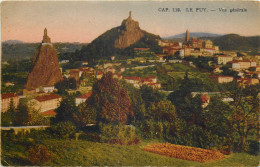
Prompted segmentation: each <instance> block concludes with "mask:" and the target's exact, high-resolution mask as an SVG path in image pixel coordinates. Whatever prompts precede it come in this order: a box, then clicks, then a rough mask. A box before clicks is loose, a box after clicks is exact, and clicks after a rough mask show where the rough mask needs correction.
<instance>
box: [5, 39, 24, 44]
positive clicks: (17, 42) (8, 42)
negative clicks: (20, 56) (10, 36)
mask: <svg viewBox="0 0 260 167" xmlns="http://www.w3.org/2000/svg"><path fill="white" fill-rule="evenodd" d="M2 43H3V44H9V45H10V44H21V43H24V42H23V41H20V40H7V41H3V42H2Z"/></svg>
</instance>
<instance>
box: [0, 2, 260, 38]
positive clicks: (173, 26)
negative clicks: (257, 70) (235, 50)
mask: <svg viewBox="0 0 260 167" xmlns="http://www.w3.org/2000/svg"><path fill="white" fill-rule="evenodd" d="M166 8H168V9H169V11H167V12H164V11H165V9H166ZM172 8H180V10H181V12H172ZM186 8H193V10H194V11H193V12H187V11H186ZM196 8H206V11H207V12H196ZM219 8H225V9H227V12H220V11H219ZM232 8H235V9H237V8H239V9H246V10H247V12H230V9H232ZM163 9H164V11H162V10H163ZM212 10H216V11H212ZM129 11H132V18H133V19H134V20H136V21H138V22H139V25H140V27H141V29H143V30H145V31H148V32H150V33H153V34H156V35H160V36H161V37H167V36H171V35H176V34H180V33H184V32H185V31H186V29H189V31H190V32H209V33H217V34H229V33H236V34H239V35H243V36H253V35H260V19H259V18H260V3H259V2H257V1H251V2H235V1H229V2H223V1H222V2H205V1H204V2H202V1H200V2H198V1H197V2H194V1H193V2H188V1H186V2H185V1H184V2H180V1H174V2H169V1H168V2H166V1H164V2H163V1H131V2H130V1H125V2H123V1H117V2H113V1H110V2H100V1H99V2H98V1H74V2H72V1H56V2H55V1H52V2H50V1H49V2H48V1H34V2H32V1H18V2H10V1H6V2H2V6H1V41H6V40H21V41H24V42H41V40H42V36H43V30H44V28H45V27H46V28H47V29H48V35H49V37H50V38H51V40H52V42H82V43H88V42H91V41H92V40H94V39H95V38H97V37H98V36H99V35H101V34H103V33H104V32H106V31H107V30H109V29H111V28H113V27H117V26H119V25H121V22H122V20H123V19H125V18H127V17H128V15H129Z"/></svg>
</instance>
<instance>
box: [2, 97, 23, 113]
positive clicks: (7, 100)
mask: <svg viewBox="0 0 260 167" xmlns="http://www.w3.org/2000/svg"><path fill="white" fill-rule="evenodd" d="M11 100H13V103H14V107H15V108H16V107H17V106H18V104H19V100H20V97H19V96H18V95H17V94H16V93H4V94H2V110H1V112H6V111H7V110H8V108H9V106H10V102H11Z"/></svg>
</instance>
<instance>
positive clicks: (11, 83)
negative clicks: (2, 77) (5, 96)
mask: <svg viewBox="0 0 260 167" xmlns="http://www.w3.org/2000/svg"><path fill="white" fill-rule="evenodd" d="M14 85H15V84H14V83H13V82H6V83H5V86H14Z"/></svg>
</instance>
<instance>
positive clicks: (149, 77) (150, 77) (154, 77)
mask: <svg viewBox="0 0 260 167" xmlns="http://www.w3.org/2000/svg"><path fill="white" fill-rule="evenodd" d="M146 78H148V79H156V76H148V77H146Z"/></svg>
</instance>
